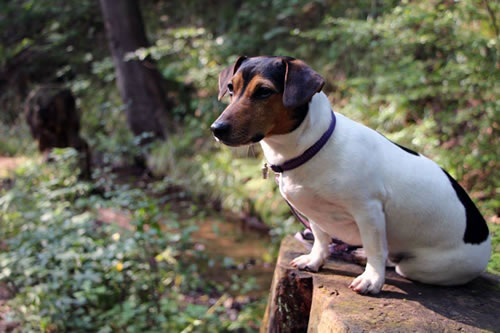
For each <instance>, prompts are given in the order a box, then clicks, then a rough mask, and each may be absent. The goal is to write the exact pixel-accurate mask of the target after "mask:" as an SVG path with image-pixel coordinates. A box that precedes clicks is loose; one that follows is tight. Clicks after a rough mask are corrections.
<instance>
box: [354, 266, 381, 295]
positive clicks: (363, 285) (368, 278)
mask: <svg viewBox="0 0 500 333" xmlns="http://www.w3.org/2000/svg"><path fill="white" fill-rule="evenodd" d="M383 285H384V277H383V276H382V275H381V274H379V273H377V272H376V271H374V270H365V272H364V273H363V274H361V275H360V276H358V277H357V278H355V279H354V281H352V283H351V285H350V286H349V288H351V289H352V290H354V291H357V292H358V293H360V294H378V293H379V291H380V289H382V286H383Z"/></svg>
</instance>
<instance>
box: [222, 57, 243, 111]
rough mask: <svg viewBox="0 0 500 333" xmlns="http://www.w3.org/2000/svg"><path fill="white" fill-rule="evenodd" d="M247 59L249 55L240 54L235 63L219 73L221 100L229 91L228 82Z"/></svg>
mask: <svg viewBox="0 0 500 333" xmlns="http://www.w3.org/2000/svg"><path fill="white" fill-rule="evenodd" d="M246 59H247V57H245V56H239V57H238V59H236V61H235V63H234V64H233V65H231V66H229V67H227V68H226V69H224V70H223V71H222V72H221V73H220V74H219V101H220V100H221V98H222V97H224V95H225V94H226V92H227V83H228V82H229V80H230V79H231V78H232V77H233V75H234V73H236V71H237V70H238V68H239V67H240V66H241V64H242V63H243V61H245V60H246Z"/></svg>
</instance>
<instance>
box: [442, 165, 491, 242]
mask: <svg viewBox="0 0 500 333" xmlns="http://www.w3.org/2000/svg"><path fill="white" fill-rule="evenodd" d="M442 170H443V172H444V173H445V174H446V176H447V177H448V179H449V180H450V183H451V186H453V189H454V190H455V193H456V194H457V197H458V199H459V200H460V202H462V205H463V206H464V208H465V217H466V220H467V222H466V227H465V233H464V242H465V243H469V244H481V243H482V242H484V241H485V240H486V239H487V238H488V235H489V233H490V232H489V230H488V225H487V224H486V221H485V220H484V218H483V216H482V215H481V213H480V212H479V209H477V207H476V205H474V202H472V199H471V198H470V197H469V195H467V192H465V190H464V189H463V188H462V186H460V184H459V183H458V182H457V181H456V180H455V179H453V177H452V176H450V174H449V173H448V172H446V170H444V169H442Z"/></svg>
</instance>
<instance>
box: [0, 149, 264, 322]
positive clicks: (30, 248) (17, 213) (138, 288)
mask: <svg viewBox="0 0 500 333" xmlns="http://www.w3.org/2000/svg"><path fill="white" fill-rule="evenodd" d="M76 156H77V154H76V152H75V151H74V150H71V149H58V150H55V151H54V153H53V154H52V158H53V159H54V162H53V163H50V164H49V165H48V166H45V167H40V166H38V165H36V164H34V163H31V164H30V163H27V164H25V165H24V166H22V167H21V168H19V169H17V171H16V174H15V182H14V184H13V186H12V188H10V189H3V190H0V212H1V215H0V223H1V224H2V228H1V229H0V239H2V240H4V242H5V244H4V245H5V246H6V247H7V250H2V251H1V252H0V282H1V283H3V284H4V285H7V286H9V287H10V288H11V289H12V290H13V291H14V292H15V294H16V296H15V298H14V299H13V300H11V301H10V303H9V304H10V305H11V309H13V310H12V311H13V312H14V313H13V314H12V315H13V316H14V318H16V320H18V321H19V322H20V323H21V327H22V328H23V331H40V330H41V331H44V332H56V331H57V332H59V331H82V330H84V331H98V332H116V331H134V332H137V331H141V330H145V331H148V332H172V331H175V332H178V331H183V332H190V331H200V330H201V331H207V332H208V331H225V330H235V329H239V328H241V327H245V328H246V330H249V331H251V330H252V327H253V328H254V329H255V328H256V327H257V326H258V325H257V322H256V321H255V320H256V318H258V317H259V316H260V313H261V311H262V308H261V306H262V303H261V302H252V303H250V304H247V305H246V306H245V308H244V309H243V310H242V311H241V312H239V313H238V316H237V317H236V318H231V319H230V318H229V317H228V315H227V314H226V311H225V308H224V307H223V306H222V303H221V302H216V300H217V299H224V297H227V295H226V294H224V288H222V287H221V286H218V285H216V284H214V283H212V282H211V281H207V280H206V279H204V278H203V276H202V275H201V272H200V268H199V267H198V265H197V264H196V262H200V261H207V257H206V254H205V253H204V252H203V251H201V250H196V249H195V248H194V247H193V242H192V239H191V233H192V232H193V231H195V230H197V223H199V222H198V220H199V219H201V218H203V213H202V212H200V211H198V210H197V209H196V208H192V209H191V212H190V213H189V215H190V216H188V217H184V218H182V220H180V219H179V217H178V215H177V214H176V213H175V212H172V211H170V209H169V208H168V207H166V206H164V205H161V204H160V203H159V200H161V197H158V198H155V197H154V196H151V195H148V194H147V193H146V192H145V190H142V189H140V188H130V187H128V186H127V185H118V184H112V185H111V186H110V187H109V189H108V190H107V192H106V193H104V194H102V193H101V194H99V193H95V192H96V188H95V187H94V186H93V185H92V184H90V183H86V182H80V181H78V179H77V176H76V175H75V168H76V164H75V163H76ZM164 187H165V185H162V184H151V186H150V189H151V191H156V192H158V191H159V192H161V191H162V190H164ZM97 192H98V191H97ZM107 206H112V207H115V208H123V209H125V208H126V209H128V210H130V211H131V212H132V218H131V225H130V228H120V227H118V226H116V225H111V224H107V223H103V222H101V221H99V220H98V219H97V215H96V209H97V208H99V207H107ZM162 207H164V208H162ZM187 211H188V212H189V210H187ZM200 214H201V215H200ZM244 283H245V282H244V281H239V280H235V281H233V285H234V286H238V285H239V284H241V285H240V286H239V287H237V288H238V289H240V290H241V289H243V285H244ZM203 295H205V296H203ZM193 296H200V297H193ZM201 296H202V297H201ZM193 299H194V300H195V301H193ZM200 299H201V300H203V301H199V300H200ZM210 299H212V300H214V301H212V302H210V301H209V300H210ZM255 312H256V313H258V315H256V314H255Z"/></svg>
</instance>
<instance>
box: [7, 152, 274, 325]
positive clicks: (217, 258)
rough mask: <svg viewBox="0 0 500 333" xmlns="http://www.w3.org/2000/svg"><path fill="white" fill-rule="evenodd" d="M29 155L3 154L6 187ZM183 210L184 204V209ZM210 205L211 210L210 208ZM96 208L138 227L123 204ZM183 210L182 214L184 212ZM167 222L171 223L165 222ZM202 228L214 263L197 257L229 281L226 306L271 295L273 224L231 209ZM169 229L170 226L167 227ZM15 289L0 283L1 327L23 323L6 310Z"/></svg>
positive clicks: (220, 280) (200, 300)
mask: <svg viewBox="0 0 500 333" xmlns="http://www.w3.org/2000/svg"><path fill="white" fill-rule="evenodd" d="M26 160H27V159H26V158H25V157H5V156H0V188H1V187H2V186H7V187H9V186H10V185H11V183H12V181H13V172H14V170H15V169H16V168H18V167H20V166H22V164H23V162H24V161H26ZM117 176H118V177H119V179H118V181H119V182H123V183H128V184H131V185H132V184H133V183H134V182H135V180H136V177H137V176H138V171H137V170H135V169H134V168H130V170H128V171H127V170H119V171H117ZM179 210H181V209H179ZM209 211H210V210H209ZM94 213H96V215H97V220H98V221H100V222H104V223H109V224H114V225H117V226H119V227H120V228H124V229H129V230H130V229H133V226H132V223H131V216H132V214H131V212H130V211H127V210H123V209H114V208H99V209H97V210H96V211H95V212H94ZM181 215H182V214H181ZM165 225H166V224H165ZM197 225H198V227H199V228H198V230H197V231H196V232H194V233H193V234H192V241H193V244H194V247H195V248H196V249H201V250H203V251H204V252H205V253H206V254H207V256H208V258H209V259H210V260H211V261H212V262H213V263H214V264H213V265H208V264H207V262H199V263H197V264H198V265H199V266H200V267H201V273H202V274H203V276H204V279H206V280H209V281H211V282H214V283H217V284H219V285H222V286H224V290H225V292H224V294H223V295H222V296H221V298H220V299H219V301H221V299H222V298H224V299H223V300H222V301H223V306H224V307H225V308H226V310H227V313H228V314H229V315H230V316H231V314H232V316H235V315H236V314H237V313H238V312H239V311H240V310H241V309H242V307H244V306H245V304H248V303H249V302H253V301H256V300H258V299H265V297H266V295H267V294H268V293H269V288H270V285H271V280H272V276H273V271H274V267H273V265H272V261H273V258H272V255H271V254H270V253H271V250H270V249H271V239H270V237H269V236H268V235H267V230H265V231H264V232H263V231H262V230H260V231H259V230H257V229H253V228H251V227H248V223H246V222H245V218H242V217H239V216H236V215H234V214H231V213H227V212H226V213H225V212H221V213H216V212H212V213H210V212H209V213H208V214H207V215H206V216H205V217H204V218H203V219H200V220H199V221H197ZM165 232H168V229H167V227H165ZM0 250H7V245H6V244H4V243H3V242H2V240H0ZM235 274H236V275H237V276H238V279H239V280H240V281H247V280H248V281H250V282H249V286H250V288H249V289H248V290H246V291H242V290H240V289H237V290H234V289H232V288H231V286H232V284H233V283H234V278H235ZM13 297H14V295H13V293H12V291H11V290H10V289H9V288H8V287H7V286H5V285H2V284H0V332H2V333H3V332H12V331H13V330H14V329H15V328H16V327H17V326H18V324H17V323H15V322H13V321H11V320H10V318H8V316H7V315H6V314H7V313H9V312H10V310H9V306H8V300H9V299H11V298H13ZM189 298H190V299H188V300H186V301H188V302H190V303H194V304H211V303H214V300H210V299H207V298H206V296H204V295H203V294H201V293H200V294H199V295H198V294H197V293H192V294H190V295H189Z"/></svg>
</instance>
